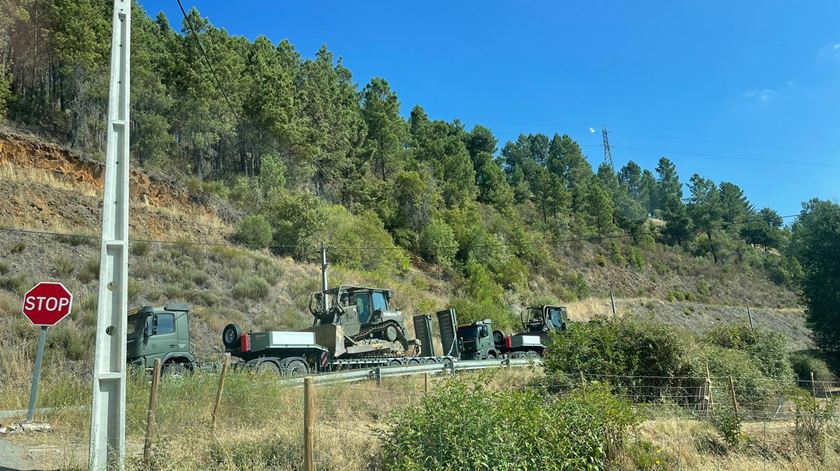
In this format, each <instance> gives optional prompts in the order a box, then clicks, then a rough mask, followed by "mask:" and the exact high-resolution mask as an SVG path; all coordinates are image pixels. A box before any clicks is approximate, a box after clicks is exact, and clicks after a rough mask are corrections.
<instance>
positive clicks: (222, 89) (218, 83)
mask: <svg viewBox="0 0 840 471" xmlns="http://www.w3.org/2000/svg"><path fill="white" fill-rule="evenodd" d="M176 1H177V2H178V7H179V8H180V9H181V14H182V15H184V21H186V22H187V26H188V27H189V29H190V31H191V32H192V35H193V37H194V38H195V42H196V44H198V49H199V50H200V51H201V55H202V56H203V57H204V61H205V62H207V67H209V68H210V73H212V74H213V78H214V79H215V80H216V86H217V87H219V91H220V92H222V97H224V99H225V102H226V103H227V105H228V107H229V108H230V111H231V113H233V116H234V118H236V120H237V121H240V119H239V114H238V113H237V112H236V108H234V106H233V105H232V104H231V102H230V98H228V94H227V91H226V90H225V87H223V86H222V81H221V80H220V79H219V75H218V74H217V73H216V69H214V68H213V62H211V61H210V57H208V56H207V51H205V50H204V46H203V45H202V44H201V39H200V38H199V37H198V32H196V29H195V25H193V23H192V20H191V19H190V17H189V15H187V11H186V10H185V9H184V5H183V4H182V3H181V0H176Z"/></svg>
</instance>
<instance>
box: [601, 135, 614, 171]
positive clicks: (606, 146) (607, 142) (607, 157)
mask: <svg viewBox="0 0 840 471" xmlns="http://www.w3.org/2000/svg"><path fill="white" fill-rule="evenodd" d="M601 136H602V137H603V138H604V162H606V163H607V164H609V166H610V168H611V169H612V170H615V167H614V166H613V160H612V151H611V150H610V137H609V132H608V131H607V128H605V127H604V128H601Z"/></svg>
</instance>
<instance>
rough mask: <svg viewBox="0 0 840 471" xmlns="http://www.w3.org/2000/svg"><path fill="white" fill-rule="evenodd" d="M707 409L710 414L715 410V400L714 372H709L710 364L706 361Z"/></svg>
mask: <svg viewBox="0 0 840 471" xmlns="http://www.w3.org/2000/svg"><path fill="white" fill-rule="evenodd" d="M706 395H707V396H708V398H707V399H706V411H707V412H708V413H710V414H712V413H714V411H715V400H714V397H713V396H712V374H711V373H710V372H709V364H708V363H706Z"/></svg>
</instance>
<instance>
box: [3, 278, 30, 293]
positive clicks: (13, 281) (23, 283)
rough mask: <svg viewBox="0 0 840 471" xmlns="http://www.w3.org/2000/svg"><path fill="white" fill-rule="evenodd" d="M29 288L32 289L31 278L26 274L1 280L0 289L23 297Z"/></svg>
mask: <svg viewBox="0 0 840 471" xmlns="http://www.w3.org/2000/svg"><path fill="white" fill-rule="evenodd" d="M29 288H31V286H30V282H29V277H28V276H26V274H24V273H21V274H18V275H15V276H9V277H4V278H0V289H4V290H6V291H11V292H13V293H17V294H19V295H23V294H24V293H26V291H27V290H28V289H29Z"/></svg>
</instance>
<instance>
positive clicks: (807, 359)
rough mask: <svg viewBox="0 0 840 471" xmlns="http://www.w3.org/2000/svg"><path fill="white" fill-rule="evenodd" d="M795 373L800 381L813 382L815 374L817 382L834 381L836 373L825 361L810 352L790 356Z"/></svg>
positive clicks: (795, 353)
mask: <svg viewBox="0 0 840 471" xmlns="http://www.w3.org/2000/svg"><path fill="white" fill-rule="evenodd" d="M790 363H791V366H792V367H793V372H794V374H795V375H796V378H797V379H798V380H799V381H811V373H814V380H815V381H834V380H835V376H834V373H832V372H831V368H830V367H829V366H828V363H826V361H825V360H823V359H822V358H820V357H818V356H816V355H815V354H813V353H809V352H794V353H791V354H790Z"/></svg>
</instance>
